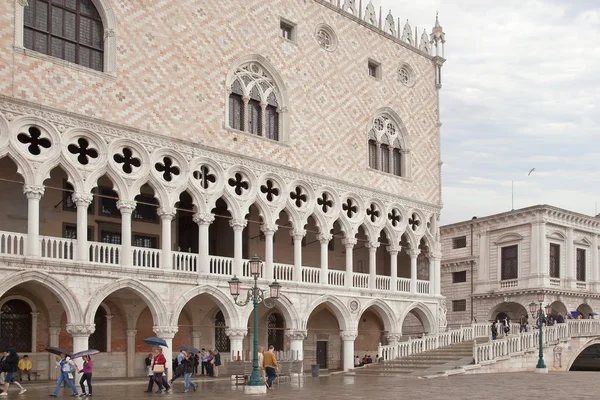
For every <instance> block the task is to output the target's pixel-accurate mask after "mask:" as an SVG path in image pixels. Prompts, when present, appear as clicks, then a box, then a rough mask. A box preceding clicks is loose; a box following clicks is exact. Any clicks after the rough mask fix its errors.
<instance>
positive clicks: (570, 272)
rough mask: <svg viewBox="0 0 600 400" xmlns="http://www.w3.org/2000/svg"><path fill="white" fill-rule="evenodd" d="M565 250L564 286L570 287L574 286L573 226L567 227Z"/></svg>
mask: <svg viewBox="0 0 600 400" xmlns="http://www.w3.org/2000/svg"><path fill="white" fill-rule="evenodd" d="M565 244H566V245H567V249H566V250H567V251H566V252H565V259H566V263H565V275H564V276H565V288H567V289H570V288H571V286H575V283H574V282H575V278H576V275H575V247H574V245H573V228H567V239H566V243H565Z"/></svg>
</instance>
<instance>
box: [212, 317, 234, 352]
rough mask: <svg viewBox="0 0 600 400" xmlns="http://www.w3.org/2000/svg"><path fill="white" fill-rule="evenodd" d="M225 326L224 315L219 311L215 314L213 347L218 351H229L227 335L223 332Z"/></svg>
mask: <svg viewBox="0 0 600 400" xmlns="http://www.w3.org/2000/svg"><path fill="white" fill-rule="evenodd" d="M226 328H227V326H226V325H225V317H224V316H223V313H222V312H221V311H219V312H218V313H217V315H216V316H215V349H217V350H219V352H220V353H229V352H230V351H231V346H230V342H229V336H227V334H226V333H225V330H226Z"/></svg>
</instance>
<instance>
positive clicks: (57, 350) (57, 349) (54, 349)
mask: <svg viewBox="0 0 600 400" xmlns="http://www.w3.org/2000/svg"><path fill="white" fill-rule="evenodd" d="M46 351H47V352H48V353H52V354H56V355H57V356H60V355H61V354H64V355H65V356H69V357H71V356H72V354H71V352H70V351H67V350H65V349H61V348H60V347H46Z"/></svg>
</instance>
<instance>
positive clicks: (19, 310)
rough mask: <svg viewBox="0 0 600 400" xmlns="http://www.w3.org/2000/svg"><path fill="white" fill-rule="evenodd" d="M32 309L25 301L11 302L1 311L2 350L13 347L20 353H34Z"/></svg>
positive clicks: (0, 342)
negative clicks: (32, 346)
mask: <svg viewBox="0 0 600 400" xmlns="http://www.w3.org/2000/svg"><path fill="white" fill-rule="evenodd" d="M31 311H32V310H31V307H30V306H29V304H27V303H26V302H25V301H23V300H18V299H14V300H9V301H7V302H6V303H4V304H3V305H2V308H1V309H0V348H1V349H3V350H6V349H7V348H8V347H10V346H13V347H15V348H16V349H17V352H19V353H25V352H27V353H29V352H31V351H32V348H31V345H32V341H31V335H32V316H31Z"/></svg>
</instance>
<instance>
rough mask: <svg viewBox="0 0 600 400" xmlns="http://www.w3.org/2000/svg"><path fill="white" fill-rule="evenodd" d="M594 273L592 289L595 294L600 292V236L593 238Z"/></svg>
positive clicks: (592, 275) (592, 273) (592, 272)
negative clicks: (599, 247) (599, 244)
mask: <svg viewBox="0 0 600 400" xmlns="http://www.w3.org/2000/svg"><path fill="white" fill-rule="evenodd" d="M591 250H592V271H591V276H590V278H591V283H590V285H591V286H590V289H591V290H592V291H593V292H597V291H598V284H599V281H600V271H599V268H600V266H599V265H598V235H593V236H592V249H591Z"/></svg>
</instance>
